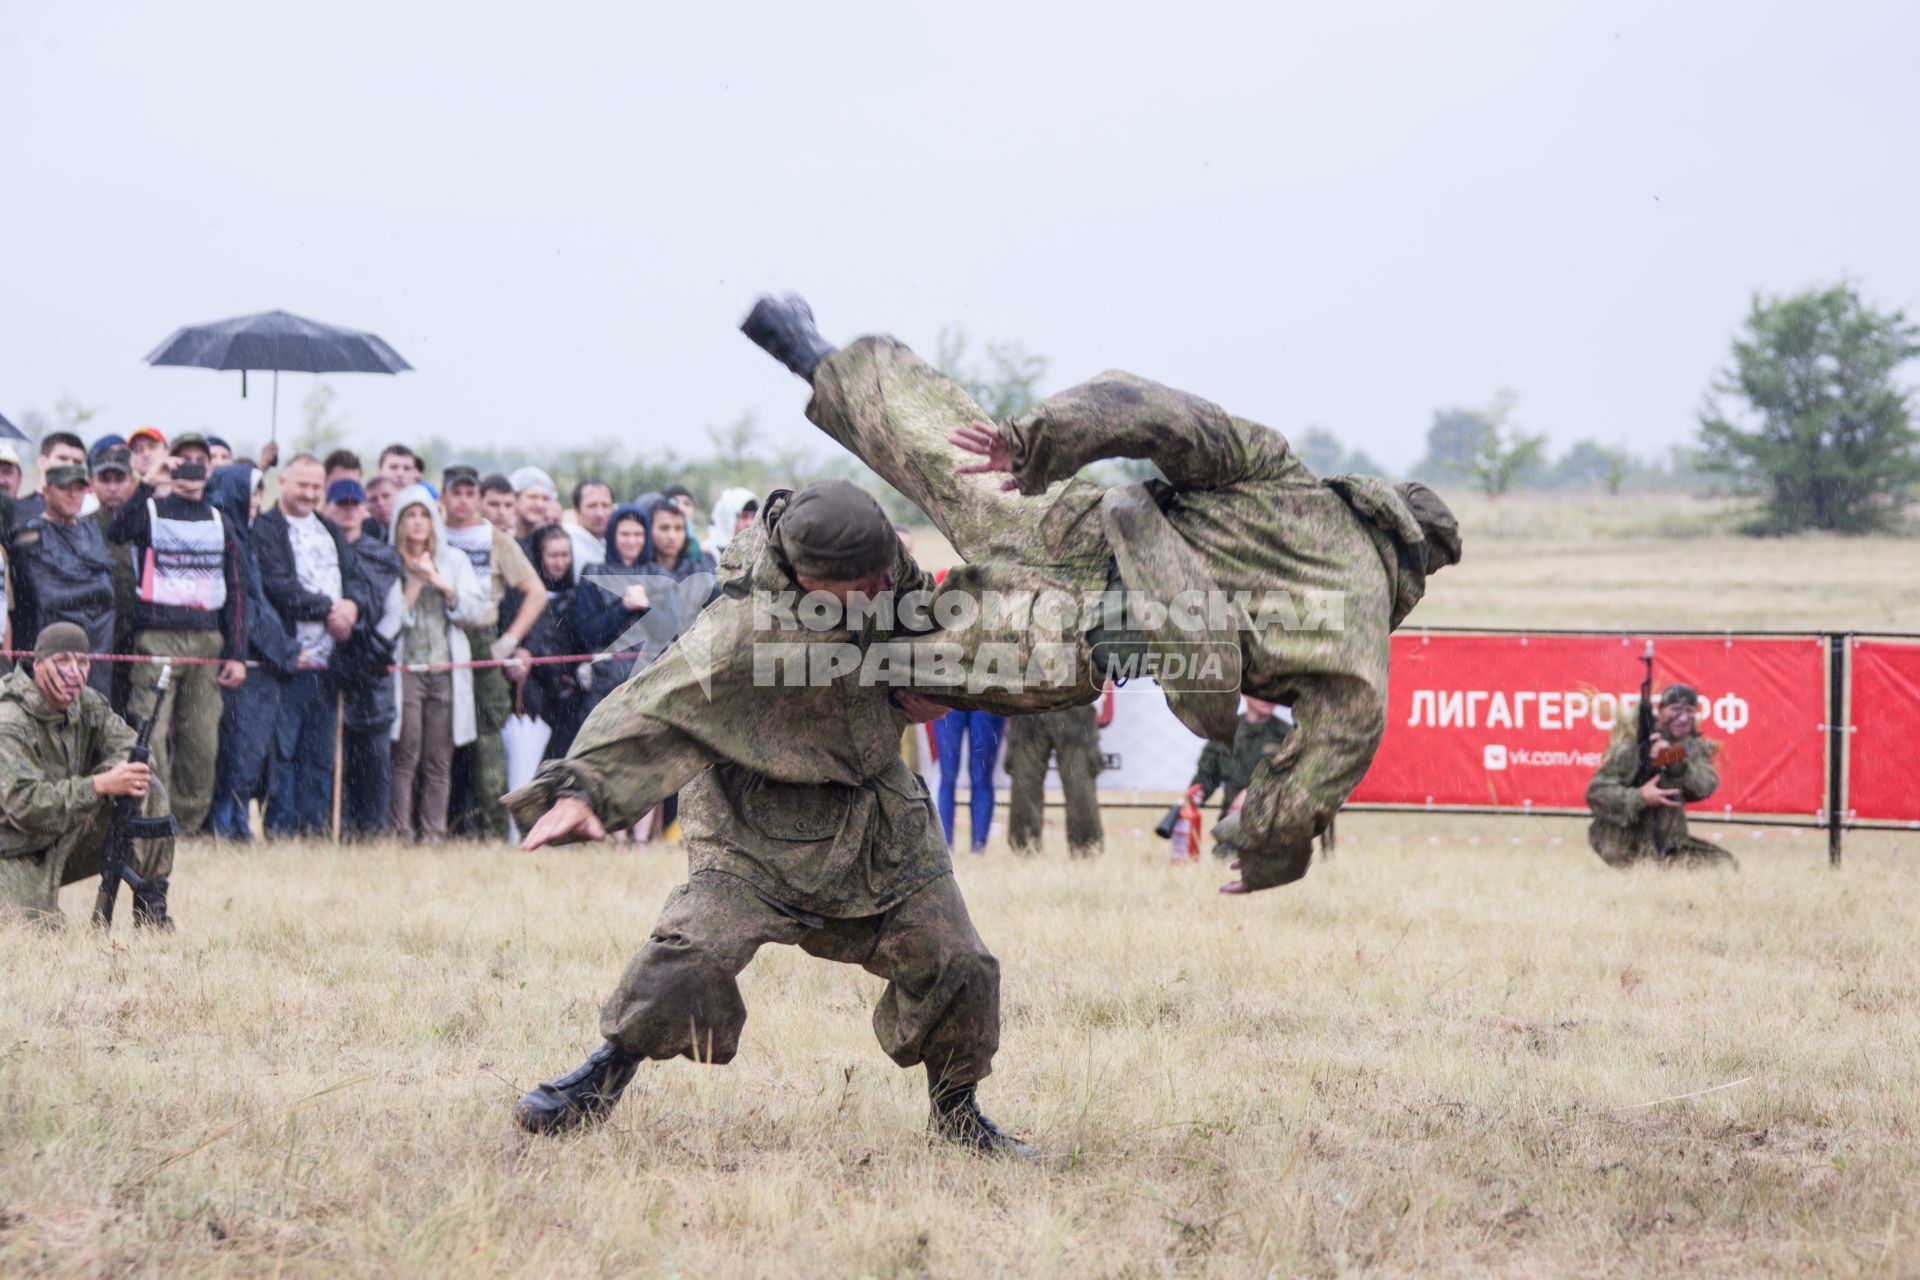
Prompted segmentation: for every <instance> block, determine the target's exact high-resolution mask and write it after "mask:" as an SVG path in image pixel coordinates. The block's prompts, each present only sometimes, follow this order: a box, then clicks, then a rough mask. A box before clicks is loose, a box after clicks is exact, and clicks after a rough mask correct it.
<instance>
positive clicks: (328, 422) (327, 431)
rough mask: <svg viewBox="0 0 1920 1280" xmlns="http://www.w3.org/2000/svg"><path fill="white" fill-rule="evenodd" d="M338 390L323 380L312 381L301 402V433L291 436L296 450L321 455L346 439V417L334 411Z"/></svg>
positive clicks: (322, 456) (316, 455)
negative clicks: (311, 385)
mask: <svg viewBox="0 0 1920 1280" xmlns="http://www.w3.org/2000/svg"><path fill="white" fill-rule="evenodd" d="M339 394H340V393H339V392H337V391H335V390H334V389H333V388H332V387H331V386H329V385H328V384H327V383H324V382H316V383H314V384H313V390H311V391H309V392H307V398H306V399H305V400H303V401H301V403H300V417H301V423H300V434H299V435H297V436H295V437H294V438H293V451H294V452H295V453H311V454H313V455H314V456H315V457H320V458H324V457H326V455H327V454H328V453H330V452H332V451H333V450H335V449H338V448H339V447H340V446H341V445H342V444H344V443H346V439H347V421H346V418H345V417H343V416H342V415H339V414H336V413H335V412H334V411H333V402H334V401H335V400H336V399H338V398H339Z"/></svg>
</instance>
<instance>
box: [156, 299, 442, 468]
mask: <svg viewBox="0 0 1920 1280" xmlns="http://www.w3.org/2000/svg"><path fill="white" fill-rule="evenodd" d="M147 363H148V364H172V365H189V366H191V367H193V368H196V369H238V370H239V371H240V394H241V395H243V396H244V395H246V394H247V370H249V369H271V370H273V428H274V434H275V436H276V438H277V436H278V433H279V427H280V371H281V370H282V369H287V370H292V371H297V372H300V373H399V372H401V371H402V370H404V369H411V368H413V366H412V365H410V364H408V363H407V362H406V361H405V360H403V359H401V358H400V353H399V352H397V351H395V350H394V349H393V348H392V347H390V346H388V345H387V344H386V341H385V339H383V338H381V337H380V336H379V335H377V334H372V333H362V332H361V331H359V330H358V329H342V328H340V327H339V326H338V325H331V324H321V323H320V322H319V321H318V320H307V319H304V318H302V317H300V316H296V315H289V314H288V313H287V312H285V311H263V312H261V313H260V314H259V315H257V316H239V317H236V318H235V319H232V320H216V321H214V322H213V323H212V324H194V325H188V326H187V327H186V328H184V329H178V330H176V331H175V332H174V334H173V336H172V337H170V338H168V339H167V340H166V341H165V342H163V343H161V344H160V345H159V346H157V347H155V348H154V349H153V352H152V353H151V354H150V355H148V356H147Z"/></svg>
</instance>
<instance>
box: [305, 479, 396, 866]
mask: <svg viewBox="0 0 1920 1280" xmlns="http://www.w3.org/2000/svg"><path fill="white" fill-rule="evenodd" d="M323 514H325V516H326V517H327V519H328V520H330V521H332V522H333V527H334V528H336V529H338V530H339V531H340V537H341V538H342V539H343V540H344V541H345V542H346V544H347V551H348V554H349V555H351V556H352V557H353V560H354V562H355V563H356V564H358V565H359V566H360V572H361V573H363V574H365V575H366V579H367V587H368V597H369V599H371V600H372V602H373V609H372V612H371V613H369V614H368V616H367V621H368V624H369V626H370V627H371V629H372V630H374V631H376V632H382V633H384V630H385V625H384V624H385V621H386V618H385V614H386V609H387V605H388V604H389V603H390V592H391V588H392V587H393V585H394V584H395V583H396V582H399V581H400V580H401V578H402V577H403V576H404V575H405V574H406V566H405V565H403V564H401V563H400V553H399V552H398V551H395V550H394V549H393V547H392V546H390V545H389V544H388V543H387V541H386V539H385V538H384V537H382V536H380V535H378V534H375V533H373V532H371V531H370V529H369V527H368V526H369V524H370V523H371V522H370V521H369V520H368V518H367V490H366V487H365V486H364V485H362V484H361V483H360V482H359V481H358V480H356V479H354V478H353V477H352V476H341V477H340V478H339V479H337V480H335V481H334V482H333V483H332V484H329V485H328V486H327V505H326V508H325V511H324V512H323ZM396 625H397V624H396ZM372 674H377V675H378V677H379V678H378V679H375V680H372V681H363V680H360V679H355V680H354V681H352V687H350V688H345V689H344V692H345V694H346V699H345V706H344V709H343V713H342V718H343V720H344V725H345V729H346V735H345V737H344V738H343V739H342V741H341V758H342V760H343V762H344V765H343V774H344V776H343V777H342V778H341V806H340V807H341V815H340V826H341V829H342V831H344V832H346V833H348V834H349V835H352V836H356V837H359V838H361V839H367V838H370V837H374V836H378V835H380V834H381V833H382V832H384V831H386V829H387V809H388V807H389V800H390V798H391V795H392V781H393V765H392V760H393V744H392V733H393V721H394V717H395V715H396V714H398V708H397V707H396V706H395V704H394V696H393V679H392V677H391V676H389V675H388V674H387V673H386V672H384V671H382V672H378V673H372Z"/></svg>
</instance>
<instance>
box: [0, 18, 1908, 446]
mask: <svg viewBox="0 0 1920 1280" xmlns="http://www.w3.org/2000/svg"><path fill="white" fill-rule="evenodd" d="M0 41H3V44H0V47H4V49H5V51H6V70H5V72H4V74H0V119H4V121H5V124H4V126H3V127H0V155H3V156H4V161H5V165H4V171H3V172H4V176H5V179H6V184H7V188H8V189H7V191H6V194H5V198H4V201H3V202H0V264H3V265H4V269H3V270H0V411H4V412H5V413H6V414H7V415H8V416H9V417H14V418H15V419H16V420H17V419H18V417H19V415H20V414H21V413H23V412H24V411H26V410H28V409H30V408H36V407H37V408H40V409H42V410H46V409H50V408H51V406H52V404H53V402H54V401H55V400H56V399H57V398H58V397H59V396H61V395H62V394H63V393H69V394H72V395H74V396H76V397H78V398H79V399H80V400H81V401H83V402H84V403H87V404H90V405H99V406H102V407H103V408H104V413H103V414H102V415H101V417H100V418H99V419H97V420H96V423H95V424H93V425H95V426H97V427H98V428H99V429H100V430H107V429H114V430H119V431H122V432H124V431H126V430H128V429H130V428H132V427H133V426H136V425H138V424H140V423H142V422H154V423H156V424H158V425H160V426H162V427H163V428H166V429H168V430H172V431H178V430H182V429H186V428H189V427H199V428H209V429H213V430H217V431H219V432H221V433H222V434H225V435H228V436H229V437H230V438H232V439H234V440H235V442H236V443H246V442H249V441H252V440H256V439H259V438H262V437H264V434H265V429H266V422H267V408H268V406H267V400H266V398H265V396H264V395H262V394H261V392H263V391H264V389H265V386H266V380H265V379H258V380H256V381H255V382H254V384H253V385H254V387H255V391H254V394H253V397H252V398H250V399H248V400H246V401H242V400H241V399H240V398H239V386H238V376H237V375H234V374H215V373H209V372H202V371H199V370H185V369H152V368H149V367H148V366H146V365H145V364H144V363H142V361H141V357H142V356H144V355H145V354H146V353H147V352H148V351H149V350H150V349H152V348H153V347H154V346H155V345H156V344H157V343H158V342H159V341H160V340H161V339H162V338H164V337H165V336H166V335H167V334H168V333H169V332H170V331H171V330H173V329H174V328H175V327H176V326H178V325H181V324H185V323H189V322H194V321H204V320H213V319H218V318H222V317H226V316H231V315H236V314H241V313H245V312H252V311H260V310H267V309H271V308H282V309H285V310H289V311H293V312H296V313H299V314H302V315H306V316H311V317H314V318H316V319H321V320H327V321H331V322H335V323H340V324H346V325H350V326H354V327H359V328H367V329H372V330H374V331H376V332H378V333H380V334H381V335H383V336H384V337H386V338H387V339H388V340H389V341H390V342H392V343H393V345H394V346H395V347H396V348H398V349H399V351H400V352H401V353H402V354H404V355H405V356H406V357H407V358H408V359H409V360H410V361H411V362H412V363H413V364H414V365H415V366H416V368H417V370H418V372H415V373H409V374H403V375H401V376H400V377H398V378H383V377H373V376H364V375H338V376H335V377H334V378H332V379H331V381H332V384H333V385H334V387H335V388H336V389H337V391H338V392H339V400H338V408H339V409H340V411H342V412H343V413H344V414H345V415H346V418H347V426H348V430H349V434H350V435H351V436H352V437H353V438H354V439H355V440H356V441H358V442H361V443H364V444H368V445H377V444H380V443H384V442H385V441H387V440H388V439H423V438H425V437H428V436H432V435H443V436H447V437H449V438H452V439H456V440H461V439H471V440H474V441H479V442H486V443H489V444H509V443H523V444H528V445H532V446H536V447H537V443H538V442H540V441H552V442H555V443H556V444H558V443H568V444H584V443H587V442H589V441H592V440H594V439H598V438H606V437H617V438H619V439H621V440H623V441H625V442H627V443H628V444H629V445H631V446H633V447H635V448H646V447H649V446H654V447H672V448H675V449H677V450H678V451H679V452H681V453H682V454H687V453H698V452H700V451H701V448H702V443H703V436H702V434H701V432H702V428H703V427H704V426H706V425H707V424H716V423H722V422H726V421H730V420H732V419H733V418H735V417H736V416H738V415H739V414H740V413H742V412H743V411H752V412H754V413H755V414H757V415H758V416H759V418H760V421H761V422H762V424H763V425H764V427H765V429H766V431H767V432H768V434H769V435H770V436H771V437H773V438H774V439H775V440H777V441H779V442H781V443H792V442H800V441H804V440H807V439H809V438H810V437H811V434H812V432H813V429H812V428H811V427H810V426H809V425H808V424H807V423H806V421H805V420H804V418H803V417H802V416H801V410H802V408H803V406H804V402H805V393H804V388H803V387H802V386H801V385H800V384H799V383H798V382H796V381H794V380H793V379H792V378H791V377H790V376H789V375H788V374H786V373H785V372H784V371H782V370H780V369H779V368H778V367H777V366H775V365H774V364H773V363H772V362H771V361H769V360H767V359H766V358H765V357H764V356H762V355H760V354H759V353H758V352H757V351H756V350H754V349H753V348H752V347H751V346H749V345H748V344H747V342H746V341H745V339H743V338H742V337H741V336H740V335H739V334H738V333H737V332H736V331H735V327H734V326H735V325H736V324H737V322H738V320H739V318H740V316H741V315H742V314H743V313H744V312H745V310H746V308H747V306H748V305H749V304H750V303H751V301H752V299H753V297H754V295H755V294H756V293H757V292H759V291H761V290H763V289H768V288H777V289H797V290H800V291H802V292H804V293H805V294H806V295H807V296H808V297H809V298H810V299H812V301H813V303H814V306H815V310H816V312H817V313H818V315H819V317H820V321H821V325H822V328H823V329H824V330H825V332H826V333H827V334H828V336H829V337H831V338H834V339H836V340H845V339H848V338H851V337H853V336H855V335H857V334H859V333H862V332H868V331H875V330H886V331H890V332H892V333H894V334H896V335H898V336H899V337H901V338H902V339H904V340H905V341H907V342H908V343H909V344H912V345H914V346H916V347H918V348H920V349H921V350H923V351H927V352H931V350H932V348H933V346H934V341H935V338H936V336H937V334H938V333H939V331H940V329H941V328H942V327H943V326H950V325H960V326H964V328H965V329H966V330H967V331H968V332H969V333H970V334H971V335H973V336H975V337H976V338H978V339H981V340H1003V341H1016V342H1019V343H1021V344H1023V345H1025V346H1026V347H1028V348H1029V349H1031V350H1033V351H1035V352H1038V353H1040V354H1043V355H1045V356H1046V357H1047V358H1048V359H1049V360H1050V362H1051V368H1050V371H1049V374H1048V378H1047V382H1046V385H1047V387H1048V388H1049V389H1058V388H1060V387H1064V386H1067V385H1070V384H1071V383H1073V382H1076V381H1078V380H1080V379H1081V378H1083V377H1086V376H1088V375H1090V374H1092V373H1095V372H1097V371H1099V370H1101V369H1103V368H1107V367H1113V366H1119V367H1124V368H1127V369H1131V370H1134V371H1135V372H1138V373H1142V374H1145V375H1147V376H1150V377H1154V378H1157V379H1160V380H1161V381H1164V382H1169V383H1172V384H1174V385H1176V386H1180V387H1184V388H1187V389H1189V390H1193V391H1196V392H1199V393H1201V394H1204V395H1206V396H1208V397H1210V398H1212V399H1214V400H1217V401H1219V402H1220V403H1221V404H1223V405H1225V406H1226V407H1227V408H1229V409H1230V410H1232V411H1233V412H1236V413H1239V414H1241V415H1243V416H1247V417H1251V418H1254V419H1257V420H1259V421H1262V422H1265V423H1267V424H1269V425H1271V426H1274V427H1277V428H1279V429H1281V430H1283V431H1295V430H1297V429H1298V428H1299V427H1301V426H1302V425H1304V424H1307V423H1320V424H1324V425H1326V426H1328V427H1330V428H1332V429H1334V430H1335V431H1336V432H1338V433H1339V434H1340V435H1341V436H1342V437H1344V438H1345V439H1346V440H1347V442H1348V443H1350V444H1354V445H1359V446H1363V447H1365V448H1366V449H1368V450H1369V451H1371V452H1373V453H1374V454H1375V455H1376V456H1377V457H1379V458H1381V459H1382V460H1383V461H1386V462H1387V463H1389V464H1390V465H1394V466H1404V465H1405V464H1406V463H1408V462H1409V461H1411V460H1412V458H1413V457H1414V456H1415V455H1417V453H1418V452H1419V450H1420V445H1421V440H1422V437H1423V434H1424V432H1425V429H1426V427H1427V425H1428V423H1429V421H1430V420H1431V416H1432V413H1433V410H1434V409H1435V408H1436V407H1439V406H1444V405H1453V404H1464V405H1475V404H1481V403H1484V402H1485V401H1486V400H1487V399H1488V398H1489V397H1490V396H1491V394H1492V393H1493V391H1494V390H1495V389H1496V388H1499V387H1511V388H1513V389H1514V390H1515V391H1517V392H1518V393H1519V394H1520V397H1521V400H1520V407H1519V412H1518V419H1519V420H1520V421H1521V422H1522V423H1523V425H1525V426H1527V427H1529V428H1531V429H1535V430H1540V431H1545V432H1547V433H1548V434H1549V435H1550V436H1551V437H1552V439H1553V440H1554V441H1555V442H1556V444H1559V445H1564V444H1565V443H1567V442H1569V441H1571V440H1574V439H1577V438H1580V437H1586V436H1591V437H1596V438H1598V439H1600V440H1602V441H1605V442H1613V441H1625V442H1627V443H1629V444H1630V445H1632V446H1633V447H1635V448H1637V449H1639V450H1642V451H1648V452H1652V451H1657V450H1661V449H1664V447H1665V446H1667V445H1668V444H1671V443H1675V442H1680V441H1683V440H1684V439H1686V438H1687V437H1689V436H1690V435H1691V433H1692V431H1693V427H1694V410H1695V408H1696V406H1697V404H1698V401H1699V398H1700V396H1701V393H1702V392H1703V390H1704V389H1705V388H1706V386H1707V384H1708V382H1709V381H1710V379H1711V377H1712V375H1713V373H1714V371H1715V369H1716V368H1717V367H1718V366H1720V365H1721V364H1722V363H1723V362H1724V360H1725V356H1726V350H1727V343H1728V339H1729V336H1730V334H1731V333H1732V331H1733V330H1734V329H1735V327H1736V326H1737V325H1738V323H1739V322H1740V320H1741V318H1742V316H1743V315H1744V313H1745V310H1746V307H1747V305H1748V301H1749V298H1750V296H1751V294H1752V292H1753V291H1754V290H1756V289H1760V290H1765V291H1769V292H1777V291H1785V290H1794V289H1799V288H1802V287H1805V286H1808V285H1812V284H1818V283H1824V282H1829V281H1833V280H1836V279H1840V278H1843V277H1844V278H1848V279H1852V280H1854V281H1855V282H1857V284H1858V285H1859V286H1860V287H1861V288H1862V290H1863V292H1864V293H1865V294H1866V295H1867V296H1868V297H1869V298H1870V299H1871V300H1873V301H1874V302H1876V303H1878V304H1880V305H1884V306H1889V307H1902V308H1908V309H1910V310H1915V311H1920V218H1917V217H1916V204H1917V202H1916V198H1915V197H1916V194H1920V193H1917V192H1916V185H1917V183H1920V177H1917V176H1916V175H1920V162H1917V161H1916V157H1915V152H1916V146H1917V145H1920V128H1917V127H1916V126H1920V106H1917V105H1916V104H1917V103H1920V94H1916V93H1915V90H1914V86H1915V85H1916V84H1920V6H1916V5H1911V4H1900V3H1892V2H1889V3H1882V4H1872V5H1869V4H1846V3H1832V2H1831V0H1827V2H1823V3H1820V4H1810V3H1809V4H1780V3H1678V4H1677V3H1672V2H1671V0H1667V2H1665V3H1658V4H1638V3H1635V4H1582V5H1570V4H1538V3H1513V4H1470V3H1461V2H1458V0H1450V2H1448V3H1418V4H1415V3H1408V4H1375V5H1357V4H1341V5H1332V4H1324V3H1319V4H1311V5H1308V4H1297V3H1289V4H1271V3H1268V4H1245V5H1232V6H1228V5H1201V4H1193V3H1188V4H1181V5H1173V4H1167V3H1164V2H1162V3H1153V4H1146V3H1115V2H1114V0H1103V2H1101V3H1084V4H1081V3H1076V4H1044V3H1042V4H1035V3H1031V2H1028V3H1020V4H1001V3H980V2H978V0H976V2H974V3H968V4H942V5H931V4H909V3H901V2H900V0H893V2H892V3H886V4H845V3H832V2H830V0H823V2H820V3H813V4H792V3H764V4H726V3H714V4H707V5H636V4H608V5H604V6H601V5H593V6H587V5H568V4H560V3H549V4H543V5H539V6H533V5H516V6H511V7H508V6H492V5H476V4H472V3H459V4H453V3H448V4H441V5H430V4H421V3H393V2H392V0H385V2H382V3H370V2H365V0H346V2H342V0H331V2H330V3H328V4H325V5H297V6H296V5H264V4H260V3H257V0H248V2H246V3H232V4H210V3H195V2H194V0H180V2H178V3H173V4H167V5H157V4H148V3H141V4H114V5H110V4H88V3H73V4H55V5H30V4H27V3H25V2H24V0H16V2H14V3H8V4H5V5H4V6H0ZM311 386H312V379H311V378H310V377H309V376H307V375H289V376H288V377H287V378H286V379H285V380H284V382H283V385H282V401H281V417H282V426H283V431H282V434H283V436H284V435H287V434H289V432H288V431H287V430H286V428H287V427H288V425H289V424H290V423H291V424H293V425H297V422H298V418H299V404H300V401H301V399H302V397H303V396H304V395H305V394H306V393H307V391H308V390H309V389H310V388H311ZM822 447H823V448H824V447H825V446H824V444H823V445H822ZM439 461H447V460H446V459H441V460H439Z"/></svg>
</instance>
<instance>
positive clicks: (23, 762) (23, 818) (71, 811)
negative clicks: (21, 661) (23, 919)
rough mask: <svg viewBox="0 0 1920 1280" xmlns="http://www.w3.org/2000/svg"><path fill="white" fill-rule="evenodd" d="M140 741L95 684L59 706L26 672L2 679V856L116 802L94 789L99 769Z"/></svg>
mask: <svg viewBox="0 0 1920 1280" xmlns="http://www.w3.org/2000/svg"><path fill="white" fill-rule="evenodd" d="M133 741H134V734H133V730H132V729H129V728H128V727H127V722H126V721H124V720H122V719H121V718H120V717H119V716H117V715H115V714H114V713H113V710H112V708H110V707H108V706H107V700H106V698H104V697H102V696H101V695H100V693H99V692H98V691H96V690H94V689H92V688H87V689H83V690H81V693H80V697H79V699H78V700H76V701H75V702H73V703H72V704H71V705H70V706H68V707H67V709H66V710H65V711H55V710H54V709H53V708H52V707H50V706H48V705H47V700H46V698H45V697H43V696H42V695H41V693H40V687H39V686H38V685H36V684H34V682H33V677H31V676H29V675H28V674H27V673H26V672H24V671H15V672H13V673H12V674H10V675H8V676H6V677H5V678H4V679H0V858H16V857H21V856H24V855H26V854H31V853H38V852H40V851H41V850H43V849H47V848H50V847H52V846H53V845H54V844H55V843H56V842H58V841H59V839H60V838H61V837H62V836H64V835H66V834H67V833H68V832H69V831H71V830H73V829H74V828H76V827H79V826H83V825H84V824H86V823H87V822H89V821H91V820H92V819H93V817H94V815H95V813H96V812H97V811H98V810H99V808H100V806H102V805H105V804H110V803H112V802H111V800H109V799H108V798H106V797H103V796H99V795H95V794H94V790H93V775H94V774H96V773H99V772H100V771H101V770H103V769H106V768H108V767H110V766H112V765H116V764H119V763H120V762H121V761H123V760H125V759H126V758H127V752H128V751H129V750H131V749H132V747H133Z"/></svg>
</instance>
